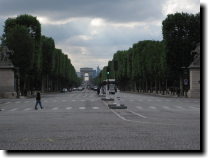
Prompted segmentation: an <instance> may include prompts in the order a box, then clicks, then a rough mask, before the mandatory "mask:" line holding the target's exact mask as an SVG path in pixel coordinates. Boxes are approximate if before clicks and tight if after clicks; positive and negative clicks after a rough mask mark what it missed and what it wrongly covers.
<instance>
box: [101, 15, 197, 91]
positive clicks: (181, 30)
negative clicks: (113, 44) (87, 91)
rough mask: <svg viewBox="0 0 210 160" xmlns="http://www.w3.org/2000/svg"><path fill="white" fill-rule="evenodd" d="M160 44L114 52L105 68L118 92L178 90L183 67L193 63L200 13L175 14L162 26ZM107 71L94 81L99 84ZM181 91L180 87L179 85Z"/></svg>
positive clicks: (142, 44) (143, 45) (142, 42)
mask: <svg viewBox="0 0 210 160" xmlns="http://www.w3.org/2000/svg"><path fill="white" fill-rule="evenodd" d="M162 32H163V41H150V40H147V41H140V42H138V43H136V44H134V45H133V46H132V48H130V49H128V50H127V51H117V53H115V54H114V56H113V59H112V61H109V63H108V67H109V68H111V71H110V75H111V77H112V78H113V77H114V78H115V79H116V81H117V82H118V86H119V87H120V89H121V90H134V91H136V90H137V91H143V92H149V91H150V92H152V91H156V92H158V91H161V92H162V93H164V91H165V90H166V89H168V88H172V89H173V91H174V89H175V88H174V87H176V89H177V87H178V81H179V78H180V71H181V68H182V67H188V66H189V65H190V63H191V62H192V59H193V55H191V51H192V50H193V49H194V48H195V46H196V44H197V43H198V42H200V13H199V14H196V15H191V14H187V13H176V14H171V15H168V16H167V18H166V19H165V20H164V21H163V22H162ZM106 69H107V67H104V68H103V70H102V71H101V73H100V74H99V76H98V77H97V79H98V83H101V82H102V81H103V80H104V79H106V78H107V77H106V76H105V72H106ZM180 88H181V85H180Z"/></svg>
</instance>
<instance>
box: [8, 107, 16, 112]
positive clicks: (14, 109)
mask: <svg viewBox="0 0 210 160" xmlns="http://www.w3.org/2000/svg"><path fill="white" fill-rule="evenodd" d="M16 110H17V108H13V109H11V110H9V111H11V112H12V111H16Z"/></svg>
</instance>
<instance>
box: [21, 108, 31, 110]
mask: <svg viewBox="0 0 210 160" xmlns="http://www.w3.org/2000/svg"><path fill="white" fill-rule="evenodd" d="M29 110H31V108H25V109H24V110H23V111H29Z"/></svg>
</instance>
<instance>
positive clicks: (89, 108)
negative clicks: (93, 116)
mask: <svg viewBox="0 0 210 160" xmlns="http://www.w3.org/2000/svg"><path fill="white" fill-rule="evenodd" d="M100 109H102V108H100V107H62V108H59V107H51V108H48V107H45V108H44V109H43V111H70V110H74V111H75V110H100ZM38 110H39V108H38ZM3 111H4V112H14V111H24V112H26V111H35V109H34V108H32V107H28V108H12V109H3Z"/></svg>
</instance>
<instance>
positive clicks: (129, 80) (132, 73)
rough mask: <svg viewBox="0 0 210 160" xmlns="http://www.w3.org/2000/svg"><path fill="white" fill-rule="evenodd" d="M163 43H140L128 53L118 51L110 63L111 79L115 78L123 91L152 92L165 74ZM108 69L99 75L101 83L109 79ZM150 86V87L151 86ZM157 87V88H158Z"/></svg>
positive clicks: (105, 68) (104, 69)
mask: <svg viewBox="0 0 210 160" xmlns="http://www.w3.org/2000/svg"><path fill="white" fill-rule="evenodd" d="M164 59H165V50H164V44H163V42H159V41H140V42H139V43H137V44H134V45H133V47H132V48H130V49H129V50H127V51H118V52H117V53H115V54H114V56H113V60H112V61H109V63H108V67H109V68H110V78H115V79H116V81H117V82H118V85H119V87H120V88H121V89H122V90H130V89H134V90H144V91H146V90H148V89H150V90H152V89H154V88H155V82H156V83H157V82H158V81H161V80H163V78H164V73H165V67H166V65H165V61H164ZM106 70H107V67H104V68H103V70H102V72H101V73H100V74H99V77H98V78H99V82H102V81H103V80H105V79H106V78H107V76H106ZM149 84H150V86H149ZM156 87H157V86H156Z"/></svg>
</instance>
